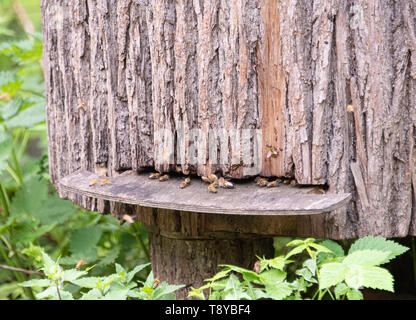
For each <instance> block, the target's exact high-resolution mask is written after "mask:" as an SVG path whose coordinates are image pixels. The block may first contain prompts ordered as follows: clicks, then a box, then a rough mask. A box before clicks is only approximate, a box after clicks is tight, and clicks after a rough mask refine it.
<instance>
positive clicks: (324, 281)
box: [319, 262, 347, 289]
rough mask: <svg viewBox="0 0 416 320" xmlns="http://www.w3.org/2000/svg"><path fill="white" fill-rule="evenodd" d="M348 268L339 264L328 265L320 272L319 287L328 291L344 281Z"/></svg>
mask: <svg viewBox="0 0 416 320" xmlns="http://www.w3.org/2000/svg"><path fill="white" fill-rule="evenodd" d="M346 271H347V267H346V266H345V265H344V264H342V263H338V262H332V263H326V264H324V265H323V266H322V268H321V269H320V271H319V287H320V288H321V289H326V288H329V287H332V286H336V285H337V284H338V283H340V282H342V281H344V278H345V273H346Z"/></svg>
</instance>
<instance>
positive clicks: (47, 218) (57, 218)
mask: <svg viewBox="0 0 416 320" xmlns="http://www.w3.org/2000/svg"><path fill="white" fill-rule="evenodd" d="M74 213H75V206H74V204H73V203H72V202H71V201H68V200H63V199H61V198H59V196H58V195H57V194H54V195H53V196H48V197H47V199H46V200H45V201H43V202H42V206H41V208H38V209H37V210H36V211H35V212H33V216H34V217H35V218H37V219H39V221H40V222H41V223H43V224H52V223H55V224H61V223H64V222H65V221H67V220H68V219H69V218H70V217H71V216H72V215H73V214H74Z"/></svg>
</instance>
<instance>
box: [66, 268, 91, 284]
mask: <svg viewBox="0 0 416 320" xmlns="http://www.w3.org/2000/svg"><path fill="white" fill-rule="evenodd" d="M86 274H87V272H85V271H79V270H76V269H69V270H65V271H64V275H63V280H64V281H69V282H71V281H74V280H76V279H78V278H80V277H82V276H84V275H86Z"/></svg>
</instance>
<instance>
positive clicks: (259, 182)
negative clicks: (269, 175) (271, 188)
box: [256, 177, 269, 187]
mask: <svg viewBox="0 0 416 320" xmlns="http://www.w3.org/2000/svg"><path fill="white" fill-rule="evenodd" d="M268 183H269V181H267V180H266V179H263V178H261V177H259V179H257V182H256V184H257V185H258V186H259V187H265V186H267V184H268Z"/></svg>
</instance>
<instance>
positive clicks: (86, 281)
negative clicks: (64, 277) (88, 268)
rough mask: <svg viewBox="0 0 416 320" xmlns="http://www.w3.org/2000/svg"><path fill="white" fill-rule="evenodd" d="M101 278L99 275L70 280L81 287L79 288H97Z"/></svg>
mask: <svg viewBox="0 0 416 320" xmlns="http://www.w3.org/2000/svg"><path fill="white" fill-rule="evenodd" d="M100 281H101V279H100V278H99V277H85V278H80V279H74V280H71V281H70V282H71V283H73V284H75V285H77V286H79V287H81V288H89V289H93V288H98V287H99V284H100Z"/></svg>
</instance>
